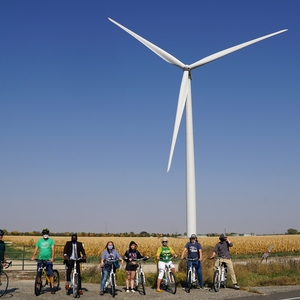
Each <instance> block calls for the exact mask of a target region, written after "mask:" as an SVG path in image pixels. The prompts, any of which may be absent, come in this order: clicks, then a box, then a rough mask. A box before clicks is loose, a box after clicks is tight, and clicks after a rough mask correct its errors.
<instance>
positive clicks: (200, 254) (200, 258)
mask: <svg viewBox="0 0 300 300" xmlns="http://www.w3.org/2000/svg"><path fill="white" fill-rule="evenodd" d="M202 254H203V252H202V249H201V248H200V249H199V260H200V261H202Z"/></svg>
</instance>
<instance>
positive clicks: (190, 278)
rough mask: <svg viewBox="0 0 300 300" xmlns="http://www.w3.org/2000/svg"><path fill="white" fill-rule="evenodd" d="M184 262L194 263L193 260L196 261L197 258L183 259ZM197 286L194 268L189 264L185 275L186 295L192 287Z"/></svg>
mask: <svg viewBox="0 0 300 300" xmlns="http://www.w3.org/2000/svg"><path fill="white" fill-rule="evenodd" d="M185 260H189V261H195V260H198V258H194V259H193V258H185ZM197 286H198V275H197V272H196V268H195V266H194V265H193V264H192V263H190V267H189V269H188V270H187V273H186V285H185V291H186V292H187V293H189V292H190V290H191V288H192V287H197Z"/></svg>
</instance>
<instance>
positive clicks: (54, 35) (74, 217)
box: [0, 0, 300, 233]
mask: <svg viewBox="0 0 300 300" xmlns="http://www.w3.org/2000/svg"><path fill="white" fill-rule="evenodd" d="M299 10H300V2H299V1H296V0H295V1H276V0H275V1H274V0H272V1H268V0H267V1H261V0H254V1H253V0H252V1H198V0H194V1H171V0H169V1H156V0H155V1H121V0H118V1H113V0H110V1H92V0H90V1H76V0H75V1H61V0H59V1H55V0H54V1H37V0H36V1H30V0H29V1H16V0H10V1H1V2H0V45H1V46H0V104H1V106H0V146H1V147H0V176H1V177H0V199H1V219H0V220H1V221H0V228H6V229H7V230H9V231H12V230H19V231H31V230H41V229H42V228H43V227H49V228H50V230H51V231H53V232H58V231H86V232H126V231H127V232H130V231H134V232H141V231H148V232H165V233H168V232H169V233H175V232H178V233H183V232H185V231H186V200H185V124H184V119H183V123H182V126H181V128H180V131H179V136H178V140H177V144H176V148H175V153H174V157H173V163H172V167H171V170H170V172H169V173H167V172H166V169H167V162H168V155H169V150H170V144H171V138H172V132H173V125H174V119H175V112H176V107H177V99H178V92H179V86H180V82H181V77H182V71H181V70H180V69H179V68H177V67H174V66H172V65H170V64H168V63H166V62H165V61H163V60H162V59H161V58H159V57H158V56H156V55H155V54H154V53H153V52H151V51H149V50H148V49H147V48H146V47H145V46H143V45H142V44H141V43H139V42H138V41H137V40H135V39H134V38H133V37H131V36H130V35H128V34H127V33H126V32H124V31H123V30H121V29H120V28H118V27H117V26H116V25H114V24H113V23H111V22H110V21H109V20H108V17H110V18H112V19H114V20H116V21H117V22H119V23H121V24H123V25H124V26H126V27H127V28H129V29H131V30H133V31H134V32H136V33H137V34H139V35H141V36H142V37H144V38H146V39H147V40H149V41H151V42H152V43H154V44H156V45H158V46H159V47H161V48H163V49H164V50H166V51H167V52H169V53H171V54H172V55H174V56H175V57H176V58H178V59H179V60H181V61H182V62H184V63H187V64H191V63H193V62H195V61H197V60H199V59H201V58H203V57H205V56H207V55H210V54H212V53H215V52H217V51H220V50H223V49H225V48H228V47H231V46H234V45H236V44H239V43H242V42H245V41H248V40H251V39H254V38H257V37H260V36H263V35H266V34H269V33H272V32H275V31H278V30H281V29H286V28H288V31H287V32H285V33H283V34H280V35H278V36H275V37H272V38H270V39H267V40H264V41H262V42H260V43H257V44H255V45H252V46H249V47H247V48H245V49H242V50H240V51H238V52H235V53H232V54H230V55H229V56H226V57H223V58H221V59H219V60H217V61H214V62H212V63H210V64H208V65H205V66H203V67H201V68H198V69H195V70H194V71H193V81H192V93H193V115H194V138H195V159H196V184H197V231H198V233H208V232H219V233H220V232H223V231H224V229H226V230H227V232H238V233H242V232H256V233H284V232H285V231H286V230H287V229H288V228H296V229H298V230H300V224H299V206H300V204H299V203H300V201H299V200H300V199H299V195H300V184H299V181H300V158H299V153H300V140H299V129H300V117H299V113H300V102H299V100H300V92H299V86H300V85H299V78H300V76H299V70H300V59H299V53H300V38H299V37H300V19H299Z"/></svg>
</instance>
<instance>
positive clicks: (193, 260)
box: [181, 234, 204, 289]
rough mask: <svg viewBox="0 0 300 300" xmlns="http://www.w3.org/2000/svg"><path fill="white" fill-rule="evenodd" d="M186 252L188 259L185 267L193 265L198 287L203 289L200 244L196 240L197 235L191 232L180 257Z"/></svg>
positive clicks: (182, 257)
mask: <svg viewBox="0 0 300 300" xmlns="http://www.w3.org/2000/svg"><path fill="white" fill-rule="evenodd" d="M186 252H187V253H188V257H187V259H188V261H187V269H189V268H190V266H192V267H193V266H195V270H196V272H197V275H198V284H199V288H201V289H204V286H203V277H202V263H201V262H202V246H201V244H200V243H199V242H198V240H197V236H196V235H195V234H192V235H191V237H190V241H189V242H188V243H186V245H185V247H184V249H183V251H182V254H181V259H184V257H185V254H186Z"/></svg>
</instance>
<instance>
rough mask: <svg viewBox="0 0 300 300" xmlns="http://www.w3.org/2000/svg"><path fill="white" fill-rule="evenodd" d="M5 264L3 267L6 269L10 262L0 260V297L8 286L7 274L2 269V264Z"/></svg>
mask: <svg viewBox="0 0 300 300" xmlns="http://www.w3.org/2000/svg"><path fill="white" fill-rule="evenodd" d="M4 264H6V266H5V267H4V268H5V269H7V268H8V267H10V266H11V265H12V262H9V263H8V262H6V261H1V262H0V297H2V296H3V295H4V294H5V293H6V291H7V288H8V276H7V274H6V273H5V272H4V271H3V265H4Z"/></svg>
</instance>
